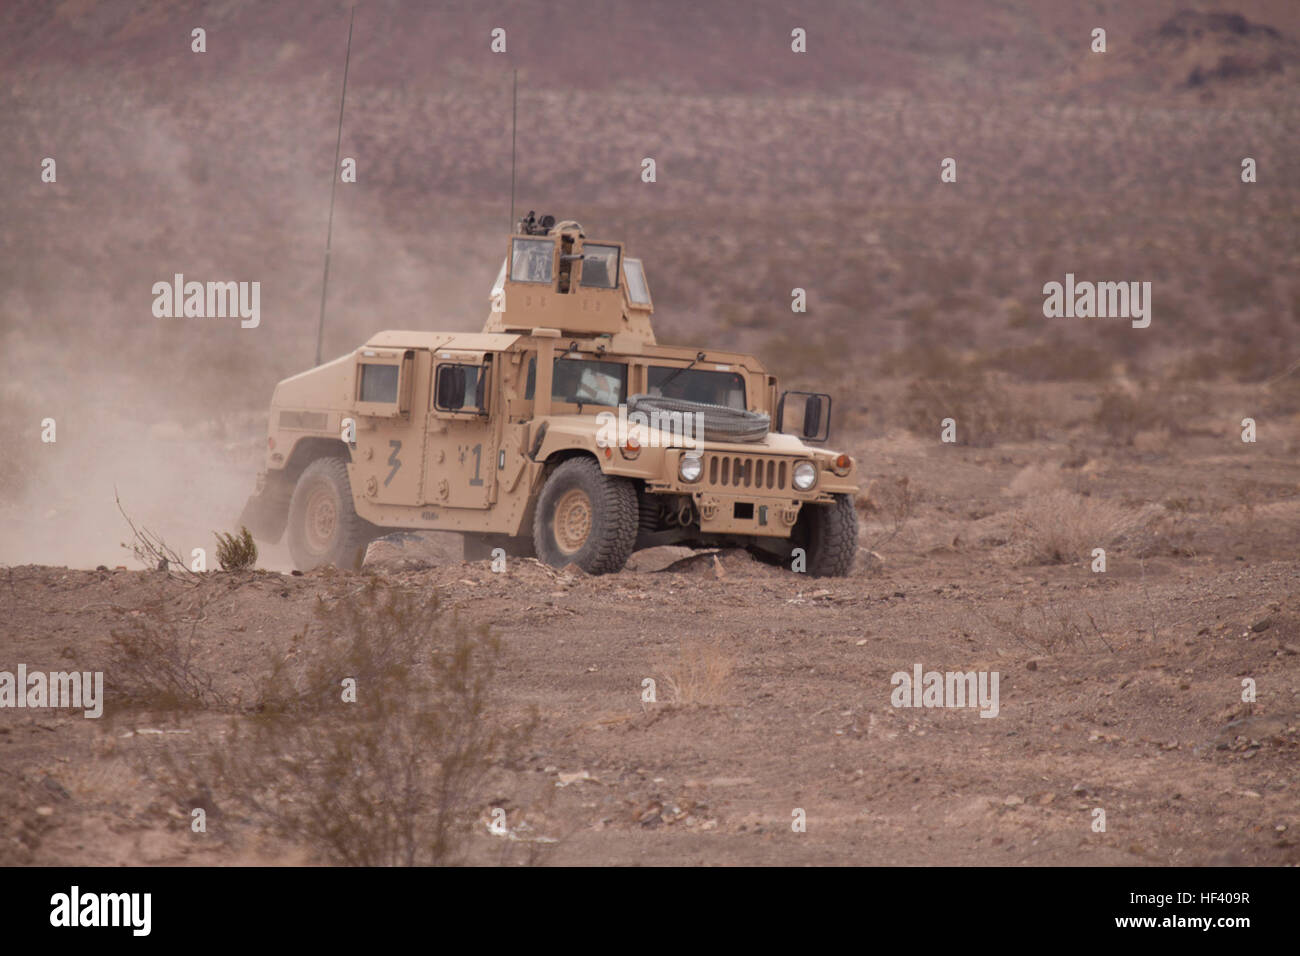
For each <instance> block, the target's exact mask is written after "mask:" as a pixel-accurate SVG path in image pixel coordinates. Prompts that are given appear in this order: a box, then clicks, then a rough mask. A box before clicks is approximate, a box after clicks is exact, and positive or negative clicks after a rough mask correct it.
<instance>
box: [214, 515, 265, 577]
mask: <svg viewBox="0 0 1300 956" xmlns="http://www.w3.org/2000/svg"><path fill="white" fill-rule="evenodd" d="M213 534H215V535H216V536H217V561H218V562H219V563H220V564H221V570H223V571H247V570H248V569H250V568H253V567H255V566H256V565H257V545H256V544H255V543H254V541H253V536H252V534H250V533H249V530H248V529H247V528H245V527H243V526H242V525H241V526H240V528H239V534H238V535H233V534H222V533H221V532H220V531H214V532H213Z"/></svg>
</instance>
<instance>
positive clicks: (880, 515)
mask: <svg viewBox="0 0 1300 956" xmlns="http://www.w3.org/2000/svg"><path fill="white" fill-rule="evenodd" d="M921 497H922V496H921V492H920V491H918V490H917V489H916V486H915V485H913V484H912V483H911V480H910V479H909V478H908V477H907V476H906V475H900V476H899V477H897V478H890V479H886V480H876V479H873V480H872V481H871V484H869V485H868V486H867V490H866V491H865V492H863V493H862V494H860V495H858V497H857V499H856V500H855V501H854V507H855V508H857V510H858V512H859V513H860V514H861V515H862V516H863V517H864V518H868V519H871V520H874V521H875V522H877V523H878V524H879V526H880V531H879V532H878V533H877V534H876V536H875V537H874V538H872V539H871V543H870V544H869V545H867V550H868V551H874V550H875V549H876V548H878V547H880V546H881V545H883V544H885V543H886V542H889V541H891V540H893V539H894V538H896V537H898V535H899V534H900V533H901V532H902V530H903V529H904V528H905V527H906V526H907V523H908V522H909V521H911V520H912V517H913V515H915V514H916V508H917V506H918V505H919V504H920V501H921Z"/></svg>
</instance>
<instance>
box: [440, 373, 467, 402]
mask: <svg viewBox="0 0 1300 956" xmlns="http://www.w3.org/2000/svg"><path fill="white" fill-rule="evenodd" d="M437 406H438V407H439V408H443V409H446V410H447V411H449V412H456V411H460V410H461V409H462V408H464V407H465V367H464V366H463V365H441V366H439V367H438V394H437Z"/></svg>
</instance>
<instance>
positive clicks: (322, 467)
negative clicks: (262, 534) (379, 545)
mask: <svg viewBox="0 0 1300 956" xmlns="http://www.w3.org/2000/svg"><path fill="white" fill-rule="evenodd" d="M382 533H383V529H382V528H379V527H377V526H376V525H373V524H371V523H370V522H369V521H366V520H365V519H364V518H361V517H359V516H358V515H357V512H356V509H355V508H354V507H353V505H352V486H351V484H350V483H349V482H348V465H347V462H345V461H344V460H343V459H342V458H317V459H316V460H315V461H313V462H312V463H311V464H310V465H308V466H307V467H306V468H305V469H303V473H302V475H301V476H299V478H298V484H297V485H296V486H295V487H294V489H293V498H292V499H290V501H289V554H290V555H292V556H293V564H294V567H296V568H297V569H298V570H299V571H310V570H311V569H312V568H319V567H321V566H323V565H327V564H329V565H333V566H334V567H336V568H346V569H350V570H355V569H356V568H359V567H361V561H362V559H363V558H364V557H365V555H366V545H367V544H369V543H370V542H371V541H373V540H374V539H375V538H377V537H378V536H379V535H380V534H382Z"/></svg>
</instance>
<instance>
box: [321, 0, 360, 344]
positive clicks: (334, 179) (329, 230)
mask: <svg viewBox="0 0 1300 956" xmlns="http://www.w3.org/2000/svg"><path fill="white" fill-rule="evenodd" d="M356 17H357V8H356V7H355V6H353V7H352V12H351V14H350V15H349V16H348V49H347V54H346V55H345V56H344V58H343V95H342V96H340V97H339V134H338V139H336V140H335V141H334V170H333V175H332V176H331V177H330V218H329V225H328V226H326V228H325V277H324V278H323V279H322V280H321V284H320V321H319V322H318V323H317V325H316V364H317V365H320V352H321V340H322V339H323V338H324V336H325V290H326V289H328V288H329V284H330V243H331V241H332V240H333V238H334V193H335V191H336V190H337V189H338V185H339V150H340V149H341V148H342V147H343V104H344V103H345V102H347V98H348V66H349V64H350V63H351V62H352V22H353V21H354V20H355V19H356Z"/></svg>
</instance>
